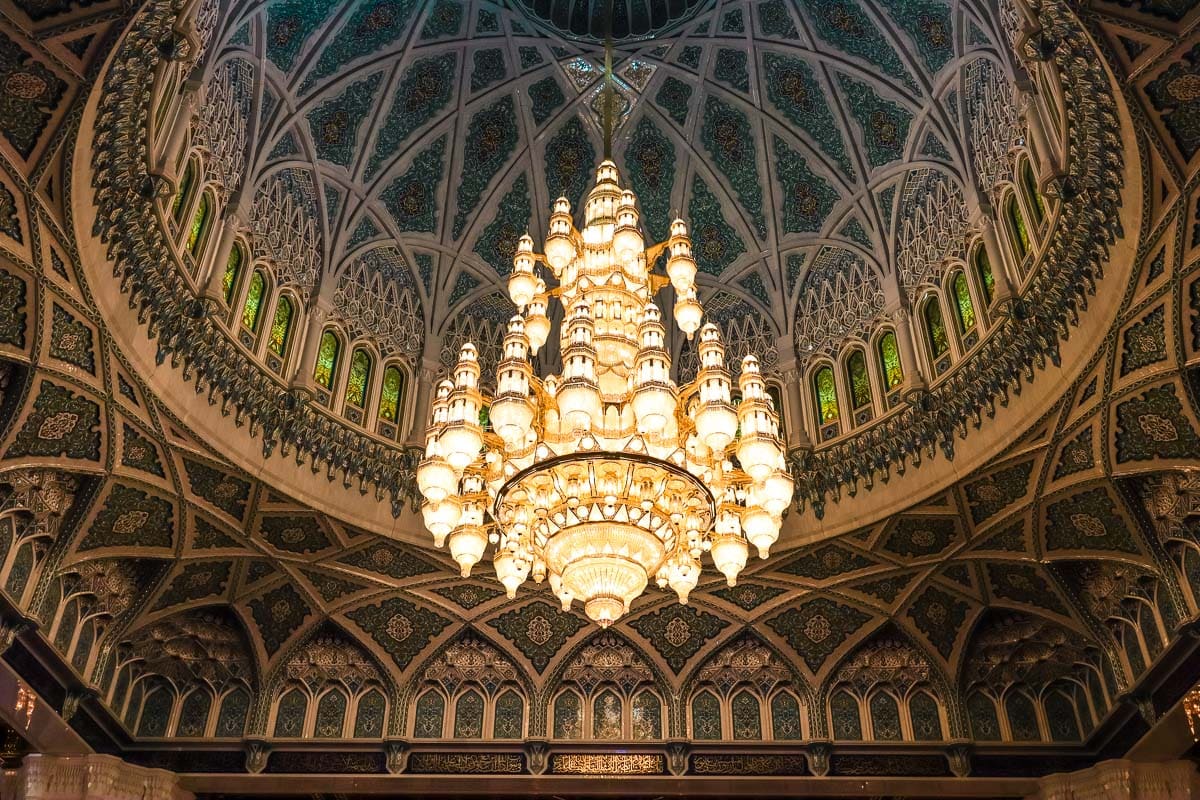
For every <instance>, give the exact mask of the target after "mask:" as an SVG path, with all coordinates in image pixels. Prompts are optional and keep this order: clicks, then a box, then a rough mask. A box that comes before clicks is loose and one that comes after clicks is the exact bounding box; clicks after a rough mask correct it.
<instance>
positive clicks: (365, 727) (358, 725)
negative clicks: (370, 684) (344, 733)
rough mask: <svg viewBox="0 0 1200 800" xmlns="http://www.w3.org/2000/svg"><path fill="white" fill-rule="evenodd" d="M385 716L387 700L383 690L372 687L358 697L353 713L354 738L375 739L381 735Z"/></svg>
mask: <svg viewBox="0 0 1200 800" xmlns="http://www.w3.org/2000/svg"><path fill="white" fill-rule="evenodd" d="M386 716H387V701H386V700H385V699H384V698H383V692H381V691H379V690H378V689H372V690H371V691H369V692H367V693H366V694H364V695H363V696H362V697H360V698H359V699H358V710H357V711H355V713H354V738H355V739H376V738H378V737H380V736H383V721H384V718H385V717H386Z"/></svg>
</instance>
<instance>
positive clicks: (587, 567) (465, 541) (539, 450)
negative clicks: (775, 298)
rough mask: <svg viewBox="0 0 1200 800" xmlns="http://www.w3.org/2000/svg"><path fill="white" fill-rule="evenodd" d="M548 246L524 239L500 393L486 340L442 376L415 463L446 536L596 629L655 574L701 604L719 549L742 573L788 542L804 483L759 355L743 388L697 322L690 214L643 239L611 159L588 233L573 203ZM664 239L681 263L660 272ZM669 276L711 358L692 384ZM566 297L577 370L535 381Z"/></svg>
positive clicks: (589, 204) (718, 563)
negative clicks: (680, 368) (795, 498)
mask: <svg viewBox="0 0 1200 800" xmlns="http://www.w3.org/2000/svg"><path fill="white" fill-rule="evenodd" d="M543 250H544V253H543V254H538V253H536V252H535V251H534V242H533V239H532V238H530V236H529V235H528V234H527V235H525V236H523V237H521V239H520V241H519V242H518V244H517V249H516V254H515V256H514V258H513V270H512V273H511V274H510V277H509V282H508V293H509V297H510V298H511V299H512V301H513V303H514V304H515V305H516V307H517V312H518V313H517V314H516V315H515V316H513V317H512V319H511V320H510V321H509V323H508V329H507V333H506V335H505V338H504V343H503V354H502V358H501V360H500V362H499V363H498V364H497V366H496V375H495V396H494V397H491V398H485V397H484V396H483V394H482V393H481V391H480V364H479V360H478V354H477V352H476V349H475V347H474V345H472V344H471V343H467V344H465V345H463V347H462V350H461V352H460V355H459V359H458V363H457V365H456V366H455V368H454V371H453V378H452V379H447V380H443V381H441V382H440V383H439V384H438V386H437V387H436V388H435V391H434V398H433V402H432V420H431V422H430V425H429V428H428V431H427V435H426V449H425V456H424V458H423V460H422V461H421V464H420V466H419V467H418V470H417V482H418V486H419V488H420V491H421V493H422V495H423V496H424V500H425V502H424V504H423V506H422V514H423V517H424V521H425V525H426V527H427V528H428V529H429V531H430V532H431V533H432V534H433V538H434V542H435V544H436V545H437V546H439V547H441V546H442V545H443V544H448V546H449V549H450V554H451V556H452V557H453V558H454V560H455V561H456V562H457V563H458V565H459V567H460V568H461V570H462V575H463V576H464V577H466V576H468V575H469V574H470V572H471V569H472V568H473V567H474V566H475V565H476V564H477V563H479V561H480V560H482V559H483V557H484V554H485V551H486V550H487V548H488V545H489V544H490V545H491V546H492V548H493V550H492V563H493V565H494V567H495V571H496V577H497V578H498V579H499V580H500V582H501V583H502V584H503V585H504V588H505V589H506V591H507V593H508V596H509V597H513V596H515V593H516V591H517V589H518V587H520V586H521V585H522V584H523V583H524V582H525V581H526V580H527V579H529V578H532V579H533V580H534V581H536V582H538V583H541V582H542V581H544V580H548V581H549V583H550V587H551V589H552V590H553V592H554V593H555V595H556V596H557V597H558V599H559V600H560V601H561V603H562V606H563V609H564V610H566V609H568V608H569V607H570V605H571V603H572V602H573V601H576V600H578V601H580V602H581V603H582V604H583V608H584V612H585V613H586V614H587V615H588V617H589V618H591V619H592V620H594V621H595V622H597V623H598V624H600V625H601V626H608V625H610V624H611V623H612V622H613V621H615V620H616V619H618V618H619V617H620V616H621V615H622V614H624V613H626V612H628V611H629V606H630V603H631V602H632V601H633V600H634V599H635V598H637V597H638V596H639V595H641V594H642V593H643V592H644V591H645V589H646V586H647V584H648V583H649V582H650V581H651V580H654V581H655V582H656V583H657V584H658V586H659V587H660V588H664V589H665V588H670V589H671V590H673V591H674V592H675V593H676V594H677V595H678V597H679V601H680V602H681V603H686V602H687V599H688V594H689V593H690V592H691V591H692V589H694V588H695V587H696V585H697V583H698V582H699V579H700V573H701V559H702V558H703V557H704V555H705V554H706V553H707V554H708V557H709V558H711V560H712V562H713V565H714V566H715V567H716V569H717V570H718V571H719V572H720V573H721V574H723V575H724V576H725V578H726V580H727V581H728V583H729V585H730V586H733V585H734V584H735V582H736V580H737V577H738V574H739V573H740V572H741V571H742V569H743V568H744V567H745V566H746V561H747V556H748V554H749V551H750V548H751V547H753V548H754V549H756V550H757V552H758V554H759V556H761V557H763V558H766V557H767V555H768V553H769V551H770V548H771V546H772V545H773V544H774V543H775V541H776V540H777V539H778V537H779V528H780V521H781V515H782V514H783V512H784V510H785V509H786V508H787V507H788V505H789V503H790V502H791V499H792V492H793V483H792V478H791V476H790V475H789V474H788V472H787V468H786V464H785V461H784V453H783V449H782V447H781V444H780V437H779V417H778V414H777V412H776V410H775V408H774V407H773V404H772V401H771V399H770V397H769V396H768V394H767V387H766V384H765V383H764V381H763V377H762V375H761V374H760V372H759V366H758V360H757V359H756V358H755V357H754V356H752V355H748V356H746V357H745V358H744V359H743V360H742V364H741V371H740V377H739V379H738V384H737V388H736V391H735V387H734V384H733V379H732V378H731V374H730V370H729V369H728V367H727V366H726V364H725V348H724V346H723V345H722V343H721V331H720V328H718V327H717V326H716V325H714V324H712V323H709V324H705V325H703V326H702V321H703V319H702V318H703V308H702V307H701V304H700V301H699V300H698V299H697V293H696V284H695V277H696V262H695V260H694V259H693V257H692V243H691V239H690V238H689V237H688V232H687V225H686V224H685V223H684V222H683V221H682V220H675V221H674V222H672V223H671V226H670V236H669V238H668V240H667V241H666V242H663V243H661V244H657V245H654V246H651V247H647V246H646V243H645V240H644V238H643V235H642V231H641V228H640V225H639V214H638V204H637V198H636V197H635V196H634V194H633V192H631V191H629V190H628V189H622V188H621V186H620V183H619V176H618V173H617V168H616V166H615V165H614V164H613V163H612V162H611V161H608V160H605V161H603V162H602V163H601V164H600V166H599V167H598V168H597V170H596V182H595V186H594V187H593V188H592V190H591V191H590V193H589V194H588V196H587V199H586V201H585V208H584V225H583V228H582V230H579V229H576V227H575V225H574V222H573V218H572V215H571V205H570V203H569V202H568V201H567V200H566V198H559V199H558V200H557V201H555V203H554V208H553V213H552V215H551V217H550V224H549V231H548V233H547V236H546V238H545V243H544V248H543ZM664 251H665V254H666V275H660V274H656V273H654V272H652V268H653V266H654V264H655V263H656V262H657V261H658V260H659V259H660V257H661V256H662V255H663V253H664ZM545 271H548V272H549V276H547V277H552V279H553V280H552V283H553V285H554V288H548V287H547V277H543V276H544V272H545ZM667 284H670V286H671V287H672V288H673V290H674V296H675V298H676V299H675V305H674V317H675V323H676V324H677V325H678V326H679V328H680V329H681V330H682V331H683V333H684V334H686V336H687V337H688V338H689V339H691V338H692V337H693V336H695V335H696V334H697V333H698V334H699V341H698V343H697V351H698V354H699V371H698V374H697V375H696V378H695V380H693V381H692V382H690V383H688V384H686V385H683V386H679V385H677V384H676V383H675V381H674V380H672V378H671V375H670V373H671V357H670V354H669V352H668V350H667V338H666V328H665V326H664V323H663V318H662V313H661V312H660V311H659V308H658V306H657V305H655V302H654V298H655V296H656V295H657V294H658V293H659V291H660V290H661V289H663V288H664V287H665V286H667ZM552 298H557V299H558V301H559V302H560V303H561V304H562V307H563V320H562V323H561V325H560V331H559V341H560V351H561V359H562V372H561V373H560V374H547V375H545V376H538V375H536V374H535V372H534V367H533V364H532V361H531V357H532V356H536V354H537V352H538V350H539V349H541V348H542V347H543V346H544V345H545V344H546V341H547V340H548V338H549V336H550V334H551V332H552V331H551V329H552V327H553V326H552V324H551V320H550V317H549V316H548V312H549V306H550V302H551V299H552ZM738 395H740V400H737V399H735V398H736V397H737V396H738ZM485 409H486V410H487V419H488V421H489V422H490V428H491V430H485V426H484V425H483V424H481V418H480V413H481V411H483V410H485Z"/></svg>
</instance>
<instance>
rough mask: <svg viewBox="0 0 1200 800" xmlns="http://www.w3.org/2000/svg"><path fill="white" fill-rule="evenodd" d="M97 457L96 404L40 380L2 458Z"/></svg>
mask: <svg viewBox="0 0 1200 800" xmlns="http://www.w3.org/2000/svg"><path fill="white" fill-rule="evenodd" d="M54 456H66V457H67V458H79V459H87V460H89V461H99V460H100V406H99V405H97V404H96V403H93V402H92V401H91V400H89V399H87V397H84V396H83V395H79V394H76V393H74V392H72V391H71V390H70V389H67V388H65V387H63V386H58V385H56V384H53V383H50V381H47V380H43V381H42V382H41V384H40V385H39V386H38V395H37V399H35V400H34V401H33V410H32V411H30V412H29V416H27V417H26V418H25V424H24V425H22V426H21V430H20V431H18V433H17V435H16V437H15V438H14V439H13V441H12V444H11V445H9V447H8V450H7V452H5V454H4V457H5V458H30V457H32V458H53V457H54Z"/></svg>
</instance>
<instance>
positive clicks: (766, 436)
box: [737, 356, 783, 483]
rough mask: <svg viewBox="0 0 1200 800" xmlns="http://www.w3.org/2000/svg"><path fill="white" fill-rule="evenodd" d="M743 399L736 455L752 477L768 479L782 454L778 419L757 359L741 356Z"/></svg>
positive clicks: (739, 410)
mask: <svg viewBox="0 0 1200 800" xmlns="http://www.w3.org/2000/svg"><path fill="white" fill-rule="evenodd" d="M738 383H739V386H740V388H741V390H742V402H741V403H740V404H739V405H738V423H739V425H740V427H741V431H742V435H741V437H740V438H739V439H738V443H737V457H738V461H739V462H741V465H742V469H743V470H745V471H746V473H747V474H749V475H750V477H751V478H752V479H754V480H755V481H757V482H759V483H761V482H762V481H765V480H766V479H767V477H768V476H769V475H770V474H771V472H772V471H773V470H774V469H775V465H776V464H778V463H779V459H780V457H781V456H782V455H783V453H782V451H781V449H780V447H779V441H778V438H777V437H776V430H777V429H778V425H779V423H778V421H777V419H776V417H775V415H774V413H773V412H772V411H771V406H770V403H769V402H768V400H767V386H766V384H765V383H764V382H763V379H762V375H761V374H759V371H758V359H757V358H755V357H754V356H746V357H745V358H743V359H742V374H741V377H740V378H739V379H738Z"/></svg>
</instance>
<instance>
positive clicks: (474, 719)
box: [454, 690, 483, 739]
mask: <svg viewBox="0 0 1200 800" xmlns="http://www.w3.org/2000/svg"><path fill="white" fill-rule="evenodd" d="M454 738H455V739H481V738H483V698H482V697H480V696H479V693H478V692H476V691H474V690H471V691H468V692H466V693H465V694H463V695H462V696H461V697H459V698H458V702H457V703H455V704H454Z"/></svg>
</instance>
